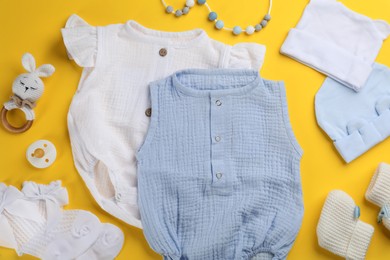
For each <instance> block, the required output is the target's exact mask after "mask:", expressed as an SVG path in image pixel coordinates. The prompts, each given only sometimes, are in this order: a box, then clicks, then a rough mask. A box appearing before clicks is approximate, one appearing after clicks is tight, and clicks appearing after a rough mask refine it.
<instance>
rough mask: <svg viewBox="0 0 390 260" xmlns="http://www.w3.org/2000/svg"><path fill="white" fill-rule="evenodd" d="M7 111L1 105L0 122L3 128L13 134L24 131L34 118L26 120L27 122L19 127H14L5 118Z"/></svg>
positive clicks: (28, 127)
mask: <svg viewBox="0 0 390 260" xmlns="http://www.w3.org/2000/svg"><path fill="white" fill-rule="evenodd" d="M7 113H8V110H7V109H6V108H5V107H4V106H3V108H2V109H1V115H0V116H1V123H2V124H3V126H4V128H5V129H6V130H7V131H9V132H11V133H14V134H20V133H24V132H26V131H27V130H28V129H30V127H31V126H32V124H33V122H34V120H27V122H26V123H25V124H24V125H23V126H21V127H14V126H13V125H11V124H10V123H9V122H8V120H7Z"/></svg>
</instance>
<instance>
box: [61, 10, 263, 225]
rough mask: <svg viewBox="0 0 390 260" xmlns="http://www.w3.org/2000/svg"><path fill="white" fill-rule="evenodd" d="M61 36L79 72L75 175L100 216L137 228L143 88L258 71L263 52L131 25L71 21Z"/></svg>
mask: <svg viewBox="0 0 390 260" xmlns="http://www.w3.org/2000/svg"><path fill="white" fill-rule="evenodd" d="M62 35H63V39H64V43H65V46H66V48H67V51H68V54H69V57H70V58H71V59H73V60H74V61H75V62H76V63H77V64H78V65H79V66H81V67H83V68H84V70H83V74H82V77H81V80H80V84H79V87H78V91H77V94H76V95H75V96H74V98H73V101H72V104H71V106H70V109H69V113H68V129H69V134H70V139H71V143H72V151H73V158H74V161H75V165H76V167H77V170H78V172H79V173H80V175H81V176H82V178H83V179H84V181H85V183H86V185H87V186H88V188H89V190H90V191H91V193H92V195H93V197H94V198H95V200H96V201H97V202H98V204H99V205H100V206H101V207H102V208H103V209H104V210H106V211H107V212H108V213H110V214H111V215H113V216H115V217H117V218H119V219H121V220H123V221H124V222H126V223H128V224H130V225H134V226H136V227H141V221H140V216H139V210H138V205H137V175H136V158H135V153H136V151H137V149H138V148H139V146H140V145H141V144H142V142H143V140H144V136H145V134H146V132H147V129H148V126H149V120H150V118H149V117H148V116H147V113H145V111H146V110H147V109H148V108H150V101H149V95H148V91H149V89H148V84H149V83H150V82H152V81H154V80H158V79H162V78H164V77H166V76H168V75H169V74H171V73H173V72H175V71H177V70H180V69H185V68H248V69H249V68H251V69H256V70H258V69H259V68H260V67H261V65H262V63H263V58H264V54H265V47H264V46H262V45H258V44H253V43H240V44H237V45H234V46H229V45H225V44H222V43H220V42H217V41H214V40H212V39H210V38H208V36H207V35H206V33H205V32H204V31H202V30H193V31H188V32H177V33H171V32H160V31H154V30H150V29H147V28H144V27H143V26H141V25H139V24H138V23H136V22H135V21H128V22H126V23H125V24H115V25H108V26H102V27H94V26H90V25H88V24H87V23H86V22H85V21H83V20H82V19H81V18H80V17H78V16H76V15H72V16H71V17H70V18H69V20H68V22H67V23H66V28H64V29H62Z"/></svg>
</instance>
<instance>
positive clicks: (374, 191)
mask: <svg viewBox="0 0 390 260" xmlns="http://www.w3.org/2000/svg"><path fill="white" fill-rule="evenodd" d="M366 199H367V200H368V201H370V202H372V203H374V204H375V205H377V206H379V207H381V210H380V212H379V214H378V223H382V222H383V225H385V227H386V228H387V229H388V230H390V165H388V164H385V163H381V164H380V165H379V167H378V168H377V169H376V172H375V174H374V176H372V179H371V183H370V185H369V186H368V189H367V191H366Z"/></svg>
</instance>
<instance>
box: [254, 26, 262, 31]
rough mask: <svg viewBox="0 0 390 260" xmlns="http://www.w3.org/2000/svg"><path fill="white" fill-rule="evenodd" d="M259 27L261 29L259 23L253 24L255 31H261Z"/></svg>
mask: <svg viewBox="0 0 390 260" xmlns="http://www.w3.org/2000/svg"><path fill="white" fill-rule="evenodd" d="M261 29H263V26H261V24H256V25H255V31H256V32H258V31H261Z"/></svg>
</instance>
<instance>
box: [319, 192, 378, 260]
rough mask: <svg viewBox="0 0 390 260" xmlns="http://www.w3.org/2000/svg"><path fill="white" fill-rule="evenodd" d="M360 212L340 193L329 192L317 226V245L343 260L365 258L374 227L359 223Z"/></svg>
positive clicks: (346, 195)
mask: <svg viewBox="0 0 390 260" xmlns="http://www.w3.org/2000/svg"><path fill="white" fill-rule="evenodd" d="M359 216H360V209H359V207H358V206H356V205H355V202H354V201H353V199H352V198H351V197H350V196H349V195H348V194H346V193H345V192H343V191H340V190H334V191H331V192H330V193H329V195H328V197H327V198H326V201H325V204H324V206H323V208H322V212H321V217H320V220H319V222H318V226H317V237H318V243H319V245H320V246H321V247H322V248H324V249H326V250H329V251H330V252H332V253H334V254H336V255H339V256H341V257H345V258H346V259H364V258H365V255H366V252H367V249H368V246H369V245H370V242H371V237H372V235H373V233H374V228H373V227H372V226H371V225H369V224H367V223H364V222H362V221H360V220H358V218H359Z"/></svg>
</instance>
